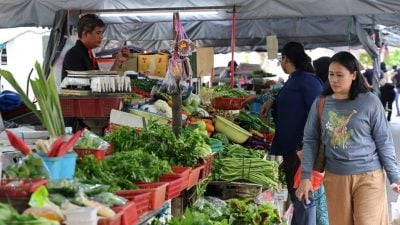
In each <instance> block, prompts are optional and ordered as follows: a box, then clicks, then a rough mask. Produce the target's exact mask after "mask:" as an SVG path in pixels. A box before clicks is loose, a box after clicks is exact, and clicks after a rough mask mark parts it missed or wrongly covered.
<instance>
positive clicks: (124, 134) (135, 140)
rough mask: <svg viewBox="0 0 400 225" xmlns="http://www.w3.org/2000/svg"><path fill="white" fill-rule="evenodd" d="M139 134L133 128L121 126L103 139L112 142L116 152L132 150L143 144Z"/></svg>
mask: <svg viewBox="0 0 400 225" xmlns="http://www.w3.org/2000/svg"><path fill="white" fill-rule="evenodd" d="M139 135H140V134H139V133H138V132H137V131H136V130H135V129H133V128H130V127H126V126H120V127H117V128H116V129H115V130H113V131H112V132H110V133H108V134H106V135H105V136H104V137H103V139H104V140H105V141H108V142H111V143H112V145H113V149H114V152H121V151H130V150H134V149H135V148H136V147H138V146H139V147H140V146H141V144H142V143H140V139H139Z"/></svg>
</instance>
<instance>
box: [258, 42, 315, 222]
mask: <svg viewBox="0 0 400 225" xmlns="http://www.w3.org/2000/svg"><path fill="white" fill-rule="evenodd" d="M281 53H282V61H281V67H282V69H283V71H284V72H285V73H287V74H289V79H288V80H287V82H286V83H285V84H284V86H283V87H282V89H281V91H280V92H279V94H278V96H277V97H276V100H275V102H274V103H275V104H274V109H275V113H274V114H275V124H276V130H275V136H274V140H273V142H272V147H271V154H272V155H282V156H283V163H284V169H285V175H286V183H287V187H288V191H289V194H290V198H291V200H292V202H293V207H294V213H293V218H292V225H294V224H296V225H313V224H316V215H315V213H316V210H315V206H313V207H304V204H303V202H301V201H299V200H297V198H296V196H295V190H294V188H293V185H294V181H293V180H294V175H295V173H296V170H297V169H298V167H299V165H300V160H299V159H298V157H297V154H296V152H297V150H298V149H299V147H300V145H301V143H302V139H303V129H304V125H305V123H306V120H307V115H308V112H309V110H310V107H311V104H312V103H313V101H314V99H315V98H316V97H318V96H319V95H320V94H321V92H322V82H321V80H320V79H319V78H318V77H317V76H315V74H314V69H313V67H312V65H311V58H310V57H309V56H308V55H307V54H306V53H305V51H304V47H303V46H302V45H301V44H300V43H297V42H289V43H287V44H286V45H285V46H284V47H283V49H282V51H281ZM268 106H269V105H268V102H267V103H265V104H264V105H263V107H262V110H261V112H262V113H265V112H266V108H267V107H268Z"/></svg>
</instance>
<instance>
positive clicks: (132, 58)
mask: <svg viewBox="0 0 400 225" xmlns="http://www.w3.org/2000/svg"><path fill="white" fill-rule="evenodd" d="M138 55H139V53H131V54H130V55H129V59H128V60H126V61H125V62H124V63H122V68H121V70H122V71H124V72H125V71H127V70H133V71H138Z"/></svg>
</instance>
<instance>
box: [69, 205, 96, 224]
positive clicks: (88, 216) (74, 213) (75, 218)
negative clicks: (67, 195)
mask: <svg viewBox="0 0 400 225" xmlns="http://www.w3.org/2000/svg"><path fill="white" fill-rule="evenodd" d="M64 215H65V217H66V222H67V224H69V225H72V224H74V225H75V224H76V225H78V224H84V223H85V224H86V223H88V224H91V223H92V222H93V221H94V222H95V223H94V224H97V208H93V207H78V208H71V209H67V210H65V211H64Z"/></svg>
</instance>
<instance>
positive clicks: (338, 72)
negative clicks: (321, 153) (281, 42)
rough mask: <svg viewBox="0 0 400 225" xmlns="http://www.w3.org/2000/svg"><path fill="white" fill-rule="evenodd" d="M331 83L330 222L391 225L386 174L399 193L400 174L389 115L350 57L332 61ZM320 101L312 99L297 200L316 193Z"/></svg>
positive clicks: (326, 131) (327, 115)
mask: <svg viewBox="0 0 400 225" xmlns="http://www.w3.org/2000/svg"><path fill="white" fill-rule="evenodd" d="M328 80H329V84H328V85H327V87H326V89H325V90H324V91H323V93H322V95H323V96H326V101H325V105H324V110H323V113H322V120H321V127H320V129H321V133H322V142H323V144H324V145H325V156H326V168H325V169H326V172H325V177H324V185H325V193H326V197H327V203H328V214H329V224H330V225H343V224H346V225H352V224H373V225H378V224H379V225H386V224H389V222H388V212H387V197H386V185H385V184H386V181H385V174H384V171H385V172H386V174H387V176H388V178H389V181H390V182H391V183H392V185H393V190H394V191H395V192H398V193H399V192H400V188H399V184H400V176H399V171H398V168H397V162H396V154H395V149H394V144H393V138H392V134H391V129H390V125H389V123H388V121H387V120H386V118H385V111H384V109H383V107H382V104H381V103H380V100H379V98H378V97H377V96H376V95H374V94H373V93H371V92H369V91H368V88H367V86H366V84H365V82H364V78H363V76H362V74H361V73H360V69H359V63H358V61H357V59H356V58H355V57H354V56H353V55H352V54H351V53H348V52H339V53H337V54H335V55H334V56H333V57H332V59H331V61H330V64H329V75H328ZM318 102H319V100H318V99H317V100H316V101H314V103H313V106H312V107H311V111H310V114H309V116H308V119H307V123H306V126H305V128H304V138H303V144H304V145H303V158H302V173H301V178H302V180H301V182H300V185H299V187H298V189H297V191H296V196H297V198H298V199H299V200H307V199H308V198H309V193H310V192H312V185H311V181H310V177H311V171H312V167H313V163H314V160H315V158H316V155H317V150H318V148H319V127H318V126H319V123H318V119H317V109H316V108H317V104H318Z"/></svg>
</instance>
